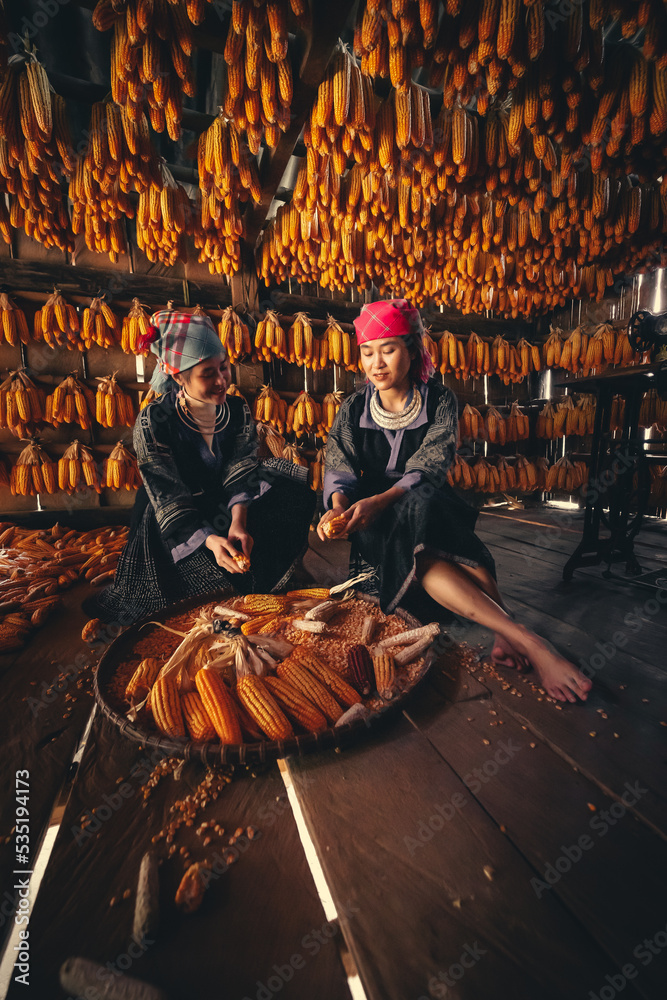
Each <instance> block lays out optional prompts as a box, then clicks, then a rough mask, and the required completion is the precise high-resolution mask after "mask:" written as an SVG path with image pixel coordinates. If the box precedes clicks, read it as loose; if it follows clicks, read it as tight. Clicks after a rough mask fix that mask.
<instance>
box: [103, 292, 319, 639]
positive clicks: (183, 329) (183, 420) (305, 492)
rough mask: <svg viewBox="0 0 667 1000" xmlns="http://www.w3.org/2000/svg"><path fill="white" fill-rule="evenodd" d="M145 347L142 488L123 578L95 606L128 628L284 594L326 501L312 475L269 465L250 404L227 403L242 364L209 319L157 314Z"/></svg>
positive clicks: (138, 436)
mask: <svg viewBox="0 0 667 1000" xmlns="http://www.w3.org/2000/svg"><path fill="white" fill-rule="evenodd" d="M146 344H147V345H149V346H150V349H151V351H152V352H153V353H154V354H156V355H157V359H158V363H157V367H156V369H155V373H154V375H153V378H152V380H151V386H152V387H153V389H154V390H155V391H156V392H157V393H158V394H159V398H158V399H156V400H155V401H154V402H152V403H150V404H149V405H148V406H146V407H145V408H144V409H143V410H142V411H141V412H140V414H139V416H138V418H137V421H136V424H135V428H134V447H135V451H136V455H137V462H138V465H139V471H140V473H141V477H142V480H143V486H142V488H141V489H140V490H139V492H138V494H137V498H136V501H135V506H134V511H133V517H132V525H131V528H130V536H129V540H128V543H127V545H126V547H125V549H124V550H123V553H122V555H121V558H120V561H119V564H118V570H117V572H116V576H115V578H114V582H113V584H112V586H111V587H109V588H107V590H105V591H104V592H103V593H102V594H100V595H99V596H98V597H96V598H93V599H89V600H88V601H87V602H86V604H85V607H86V610H87V611H89V612H90V613H91V614H95V615H96V616H97V617H100V618H103V619H104V620H105V621H107V622H110V621H118V622H119V623H120V624H123V625H126V624H129V623H130V622H133V621H136V620H137V619H139V618H141V617H143V616H144V615H147V614H151V613H152V612H154V611H156V610H158V609H160V608H164V607H166V606H167V605H169V604H171V603H173V602H174V601H178V600H182V599H184V598H187V597H195V596H198V595H203V594H206V593H212V592H214V591H216V590H220V589H221V588H223V587H230V586H231V587H233V588H234V589H236V590H238V591H240V592H241V593H250V592H257V593H267V592H269V591H271V590H278V589H280V588H281V587H282V586H283V585H284V584H285V583H286V581H287V580H288V579H289V577H290V576H291V574H292V572H293V570H294V568H295V566H296V564H297V562H298V560H299V558H300V557H301V555H302V553H303V551H305V549H306V546H307V540H308V529H309V526H310V521H311V518H312V516H313V510H314V505H315V497H314V494H313V492H312V490H311V489H309V487H308V485H307V474H308V470H307V469H304V468H300V467H298V466H296V465H294V464H292V463H291V462H288V461H285V460H284V459H268V460H265V461H263V462H260V461H259V460H258V456H257V433H256V430H255V424H254V422H253V419H252V416H251V414H250V410H249V409H248V406H247V404H246V402H245V401H244V400H243V399H242V398H240V397H238V396H229V397H228V396H227V390H228V388H229V385H230V383H231V368H230V365H229V360H228V358H227V353H226V351H225V349H224V347H223V345H222V343H221V342H220V339H219V337H218V335H217V333H216V331H215V328H214V326H213V324H212V323H211V320H210V319H209V318H208V317H207V316H198V315H189V314H187V313H183V312H174V311H169V310H164V311H162V312H157V313H155V315H154V316H153V317H152V318H151V334H150V336H149V337H147V338H146ZM146 344H144V345H142V346H146ZM243 557H245V558H243ZM248 563H249V567H250V568H249V569H248V568H247V566H248Z"/></svg>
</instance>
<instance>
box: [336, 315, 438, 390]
mask: <svg viewBox="0 0 667 1000" xmlns="http://www.w3.org/2000/svg"><path fill="white" fill-rule="evenodd" d="M354 329H355V331H356V334H357V343H358V344H359V345H361V344H367V343H368V342H369V341H370V340H384V339H386V338H388V337H411V338H412V346H414V348H415V349H416V351H417V353H418V354H419V357H420V359H421V367H420V370H419V378H420V379H421V381H422V382H427V381H428V379H429V378H430V376H431V375H432V374H433V372H434V370H435V369H434V367H433V361H432V360H431V355H430V354H429V352H428V350H427V349H426V346H425V344H424V326H423V324H422V321H421V317H420V315H419V310H418V309H414V308H413V307H412V306H411V305H410V303H409V302H406V300H405V299H388V300H386V301H384V302H369V303H368V305H365V306H364V307H363V309H362V310H361V312H360V314H359V316H358V317H357V318H356V319H355V321H354Z"/></svg>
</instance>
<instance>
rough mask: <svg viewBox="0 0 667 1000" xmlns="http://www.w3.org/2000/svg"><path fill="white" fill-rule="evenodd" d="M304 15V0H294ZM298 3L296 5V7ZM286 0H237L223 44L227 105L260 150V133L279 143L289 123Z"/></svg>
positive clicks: (254, 149)
mask: <svg viewBox="0 0 667 1000" xmlns="http://www.w3.org/2000/svg"><path fill="white" fill-rule="evenodd" d="M291 7H292V11H293V13H294V14H295V15H296V16H297V17H298V18H300V19H301V18H302V17H303V11H304V5H303V3H302V2H301V0H291ZM295 8H296V9H295ZM287 13H288V3H287V0H256V2H254V3H252V4H249V3H243V2H239V0H235V2H234V3H233V6H232V16H231V20H230V24H229V31H228V33H227V42H226V44H225V52H224V57H225V62H226V64H227V87H226V91H225V104H224V110H225V114H226V115H227V117H228V118H230V119H231V120H232V121H233V122H234V124H235V125H236V127H237V128H238V129H239V130H240V131H243V130H244V129H245V130H246V131H247V134H248V143H249V146H250V152H251V153H252V154H253V156H255V155H256V154H257V153H258V152H259V147H260V143H261V141H262V137H263V136H266V142H267V145H268V146H270V147H272V148H273V147H275V146H276V145H277V143H278V139H279V138H280V133H281V131H282V132H285V131H286V130H287V128H288V126H289V123H290V107H291V105H292V67H291V63H290V60H289V56H288V52H287V43H288V31H287Z"/></svg>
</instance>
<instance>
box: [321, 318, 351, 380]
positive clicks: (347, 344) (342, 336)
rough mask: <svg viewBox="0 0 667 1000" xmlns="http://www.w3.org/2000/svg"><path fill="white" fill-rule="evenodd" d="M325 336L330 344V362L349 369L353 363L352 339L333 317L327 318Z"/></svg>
mask: <svg viewBox="0 0 667 1000" xmlns="http://www.w3.org/2000/svg"><path fill="white" fill-rule="evenodd" d="M325 336H326V338H327V342H328V344H329V361H330V362H331V363H332V364H334V365H343V366H344V367H345V368H348V367H349V366H350V364H351V361H352V351H351V343H352V338H351V337H350V335H349V333H348V332H347V330H344V329H343V328H342V326H341V325H340V323H338V322H337V320H335V319H334V318H333V316H328V317H327V329H326V333H325ZM355 367H356V365H355Z"/></svg>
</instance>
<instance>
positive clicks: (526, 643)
mask: <svg viewBox="0 0 667 1000" xmlns="http://www.w3.org/2000/svg"><path fill="white" fill-rule="evenodd" d="M417 575H418V578H419V580H420V582H421V585H422V587H423V588H424V590H425V591H426V592H427V594H429V596H430V597H432V598H433V599H434V600H435V601H437V602H438V604H441V605H442V606H443V607H445V608H447V609H448V610H449V611H453V612H454V613H455V614H457V615H460V616H461V617H462V618H469V619H470V620H471V621H474V622H477V623H478V624H479V625H483V626H484V627H485V628H488V629H491V630H492V631H493V632H495V633H496V635H500V636H501V637H502V638H503V639H506V640H507V642H508V643H509V644H510V646H511V647H512V648H513V649H515V650H516V651H517V652H518V653H519V654H520V655H522V656H525V657H526V659H527V660H528V661H529V662H530V663H531V664H532V665H533V667H534V668H535V670H536V671H537V674H538V676H539V678H540V681H541V682H542V685H543V687H544V689H545V691H546V692H547V694H549V695H550V696H551V697H552V698H556V699H557V700H558V701H572V702H574V701H576V698H581V700H582V701H585V700H586V697H587V696H588V692H589V690H590V688H591V682H590V681H589V680H588V679H587V678H585V677H584V676H583V674H581V673H580V672H579V671H578V670H577V668H576V667H575V666H574V664H572V663H570V662H569V661H568V660H566V659H565V658H564V657H562V656H560V655H559V654H558V653H557V652H556V650H555V649H553V647H550V646H549V645H548V644H547V643H546V642H545V641H544V639H541V638H540V637H539V636H538V635H536V634H535V633H534V632H531V631H530V630H529V629H527V628H526V627H525V625H519V624H518V622H514V621H512V619H511V618H510V616H509V615H508V614H507V612H506V611H505V610H504V609H503V608H502V607H501V606H500V605H499V604H498V603H497V602H496V601H494V600H493V599H492V598H491V597H489V595H488V594H486V593H485V592H484V590H482V588H481V587H479V586H478V585H477V582H476V581H474V580H472V579H471V577H470V575H469V574H468V573H465V572H464V571H463V568H462V567H461V566H458V565H457V564H456V563H450V562H445V561H444V560H443V559H437V558H434V557H430V556H423V555H422V556H419V557H418V560H417ZM575 696H576V697H575Z"/></svg>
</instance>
